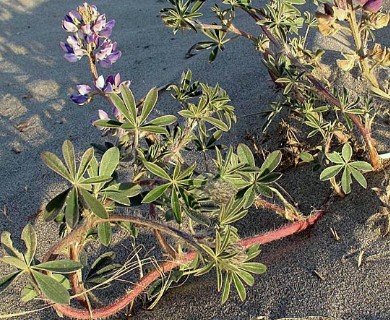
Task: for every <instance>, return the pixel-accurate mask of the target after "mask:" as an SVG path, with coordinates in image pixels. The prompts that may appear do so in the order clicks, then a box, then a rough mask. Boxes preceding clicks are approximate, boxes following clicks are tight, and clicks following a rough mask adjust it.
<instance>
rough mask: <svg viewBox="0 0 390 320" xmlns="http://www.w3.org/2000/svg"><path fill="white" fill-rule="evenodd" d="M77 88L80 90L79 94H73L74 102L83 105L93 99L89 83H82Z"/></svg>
mask: <svg viewBox="0 0 390 320" xmlns="http://www.w3.org/2000/svg"><path fill="white" fill-rule="evenodd" d="M77 90H78V92H79V95H74V94H72V95H71V96H70V98H71V99H72V101H73V102H74V103H77V104H78V105H80V106H82V105H84V104H86V103H88V102H90V101H91V98H92V95H91V94H90V93H91V92H92V89H91V87H90V86H89V85H87V84H80V85H78V86H77Z"/></svg>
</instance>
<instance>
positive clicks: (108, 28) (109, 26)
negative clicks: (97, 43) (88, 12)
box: [99, 20, 115, 38]
mask: <svg viewBox="0 0 390 320" xmlns="http://www.w3.org/2000/svg"><path fill="white" fill-rule="evenodd" d="M114 26H115V20H111V21H109V22H107V23H106V26H105V28H104V29H103V30H101V31H100V32H99V35H100V36H101V37H105V38H108V37H109V36H111V33H112V29H113V28H114Z"/></svg>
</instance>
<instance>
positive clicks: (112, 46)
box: [95, 39, 122, 68]
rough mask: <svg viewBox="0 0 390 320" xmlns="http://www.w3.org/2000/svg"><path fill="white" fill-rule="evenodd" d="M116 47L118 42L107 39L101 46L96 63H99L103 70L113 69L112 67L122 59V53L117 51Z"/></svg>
mask: <svg viewBox="0 0 390 320" xmlns="http://www.w3.org/2000/svg"><path fill="white" fill-rule="evenodd" d="M116 45H117V43H116V42H112V41H111V40H110V39H106V40H104V41H103V43H102V45H101V46H100V51H99V52H97V53H96V55H95V57H96V61H98V62H99V63H100V65H101V66H102V67H103V68H109V67H111V65H112V64H113V63H115V62H117V61H118V59H119V58H120V57H121V55H122V53H121V52H120V51H116Z"/></svg>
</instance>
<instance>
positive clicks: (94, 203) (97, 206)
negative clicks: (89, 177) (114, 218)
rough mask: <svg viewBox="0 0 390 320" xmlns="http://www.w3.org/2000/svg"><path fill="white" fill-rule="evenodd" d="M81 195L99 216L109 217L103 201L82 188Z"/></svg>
mask: <svg viewBox="0 0 390 320" xmlns="http://www.w3.org/2000/svg"><path fill="white" fill-rule="evenodd" d="M80 193H81V196H82V197H83V199H84V201H85V203H86V205H87V206H88V208H89V209H90V210H91V211H92V212H93V213H94V214H95V215H97V216H98V217H99V218H102V219H107V218H108V213H107V211H106V209H105V208H104V206H103V205H102V203H101V202H100V201H99V200H97V199H96V198H95V197H94V196H93V195H91V194H90V193H89V192H88V191H87V190H84V189H82V188H80Z"/></svg>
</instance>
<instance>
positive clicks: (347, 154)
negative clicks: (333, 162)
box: [341, 143, 352, 162]
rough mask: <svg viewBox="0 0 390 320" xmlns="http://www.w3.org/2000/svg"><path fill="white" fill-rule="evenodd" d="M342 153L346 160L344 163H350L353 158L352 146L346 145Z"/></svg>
mask: <svg viewBox="0 0 390 320" xmlns="http://www.w3.org/2000/svg"><path fill="white" fill-rule="evenodd" d="M341 153H342V156H343V158H344V161H345V162H349V161H350V160H351V157H352V147H351V145H350V144H349V143H345V144H344V145H343V149H342V151H341Z"/></svg>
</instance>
